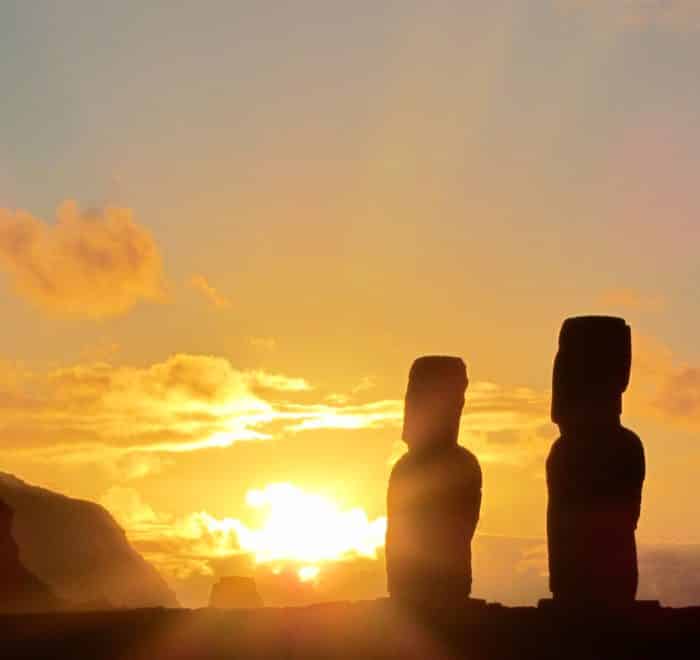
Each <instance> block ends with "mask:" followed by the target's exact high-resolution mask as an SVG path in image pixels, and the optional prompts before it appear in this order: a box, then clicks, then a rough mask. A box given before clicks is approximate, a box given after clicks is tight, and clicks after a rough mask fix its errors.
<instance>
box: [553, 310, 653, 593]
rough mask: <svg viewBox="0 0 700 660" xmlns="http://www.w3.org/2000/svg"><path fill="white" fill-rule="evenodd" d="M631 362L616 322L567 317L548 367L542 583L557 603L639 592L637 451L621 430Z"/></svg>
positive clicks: (625, 330) (640, 477)
mask: <svg viewBox="0 0 700 660" xmlns="http://www.w3.org/2000/svg"><path fill="white" fill-rule="evenodd" d="M631 362H632V345H631V339H630V328H629V326H628V325H627V324H626V323H625V321H624V320H623V319H620V318H613V317H607V316H582V317H576V318H570V319H567V320H566V321H565V322H564V325H563V326H562V328H561V332H560V335H559V351H558V353H557V355H556V358H555V360H554V373H553V384H552V421H553V422H554V423H555V424H557V425H558V426H559V429H560V433H561V436H560V437H559V439H558V440H557V441H556V442H555V443H554V445H553V446H552V449H551V451H550V453H549V457H548V458H547V489H548V492H549V501H548V507H547V537H548V539H547V540H548V545H549V584H550V589H551V591H552V594H553V596H554V599H555V601H558V602H562V603H567V604H571V605H581V606H596V605H603V606H624V605H626V604H631V603H632V602H633V601H634V599H635V595H636V592H637V581H638V579H637V550H636V545H635V538H634V534H635V530H636V528H637V521H638V520H639V513H640V507H641V499H642V483H643V481H644V469H645V468H644V450H643V448H642V443H641V441H640V440H639V438H638V437H637V436H636V435H635V434H634V433H633V432H632V431H630V430H628V429H626V428H624V427H623V426H622V425H621V424H620V414H621V413H622V393H623V392H624V391H625V390H626V389H627V385H628V383H629V376H630V366H631Z"/></svg>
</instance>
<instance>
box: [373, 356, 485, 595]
mask: <svg viewBox="0 0 700 660" xmlns="http://www.w3.org/2000/svg"><path fill="white" fill-rule="evenodd" d="M467 383H468V381H467V370H466V367H465V365H464V362H463V361H462V360H461V359H459V358H455V357H444V356H426V357H421V358H419V359H417V360H416V361H415V362H414V363H413V366H412V367H411V371H410V373H409V378H408V388H407V391H406V402H405V410H404V424H403V440H404V442H405V443H406V444H407V445H408V452H407V453H406V454H404V455H403V456H402V457H401V458H400V459H399V461H398V462H397V463H396V465H395V466H394V468H393V470H392V472H391V476H390V478H389V489H388V493H387V513H388V521H387V533H386V570H387V581H388V590H389V594H390V595H391V597H392V599H395V600H396V601H398V602H400V603H403V604H407V605H410V606H414V607H429V608H430V607H432V606H435V607H439V606H441V605H444V606H451V605H457V604H459V602H460V601H463V602H467V599H468V596H469V594H470V592H471V586H472V573H471V540H472V537H473V535H474V530H475V529H476V525H477V522H478V520H479V509H480V506H481V469H480V467H479V462H478V461H477V459H476V457H475V456H474V455H473V454H472V453H471V452H469V451H467V450H466V449H465V448H464V447H461V446H460V445H458V444H457V436H458V434H459V421H460V416H461V414H462V409H463V407H464V392H465V390H466V388H467Z"/></svg>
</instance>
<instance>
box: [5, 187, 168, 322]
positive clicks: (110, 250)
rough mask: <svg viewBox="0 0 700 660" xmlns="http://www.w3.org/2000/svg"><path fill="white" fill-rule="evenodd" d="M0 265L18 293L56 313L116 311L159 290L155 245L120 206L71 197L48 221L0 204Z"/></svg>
mask: <svg viewBox="0 0 700 660" xmlns="http://www.w3.org/2000/svg"><path fill="white" fill-rule="evenodd" d="M0 267H1V268H2V269H3V270H4V271H5V272H6V273H7V275H8V276H9V278H10V280H11V282H12V284H13V286H14V288H15V290H16V291H17V293H18V294H19V295H21V296H22V297H25V298H27V299H28V300H29V301H30V302H32V303H33V304H35V305H36V306H38V307H40V308H41V309H42V310H45V311H48V312H50V313H52V314H55V315H58V316H69V317H77V318H103V317H109V316H118V315H120V314H123V313H125V312H126V311H128V310H129V309H130V308H131V307H133V306H134V305H135V304H136V303H137V302H138V301H139V300H158V299H160V298H162V297H163V295H164V294H163V272H162V263H161V256H160V252H159V250H158V246H157V245H156V243H155V241H154V240H153V237H152V236H151V234H150V233H149V232H148V231H147V230H146V229H145V228H144V227H142V226H141V225H139V224H137V223H136V221H135V220H134V217H133V214H132V212H131V211H130V210H129V209H124V208H113V207H107V208H105V209H103V210H99V211H84V210H81V209H80V208H79V207H78V205H77V203H76V202H74V201H70V200H69V201H65V202H63V204H61V205H60V206H59V208H58V211H57V213H56V223H55V224H53V225H49V224H47V223H45V222H43V221H42V220H40V219H38V218H35V217H33V216H32V215H31V214H29V213H27V212H26V211H15V212H13V211H10V210H9V209H0Z"/></svg>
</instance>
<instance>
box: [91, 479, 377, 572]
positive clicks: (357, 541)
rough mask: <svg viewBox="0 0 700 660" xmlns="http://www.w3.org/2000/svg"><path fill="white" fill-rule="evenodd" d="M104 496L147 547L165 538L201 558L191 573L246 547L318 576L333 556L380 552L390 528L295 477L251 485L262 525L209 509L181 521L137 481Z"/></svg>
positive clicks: (260, 558)
mask: <svg viewBox="0 0 700 660" xmlns="http://www.w3.org/2000/svg"><path fill="white" fill-rule="evenodd" d="M100 503H101V504H103V505H104V506H105V507H106V508H107V509H108V510H110V512H111V513H112V514H113V515H114V516H115V517H116V518H117V520H118V521H119V522H120V523H121V524H122V525H123V526H124V527H125V529H126V530H127V532H128V534H129V536H130V537H131V538H132V540H134V541H136V542H137V543H140V544H141V546H142V547H143V544H144V543H148V542H151V547H158V546H157V545H155V544H156V543H158V544H160V547H163V546H164V545H165V546H168V547H170V548H176V547H177V548H179V550H178V553H177V554H180V555H183V556H188V557H190V558H196V559H197V560H198V561H197V562H196V563H195V564H188V563H187V562H184V563H183V564H182V566H181V568H182V570H183V571H184V572H185V573H186V572H187V570H200V571H201V570H204V571H205V572H208V570H209V569H207V568H204V567H205V566H206V565H207V564H206V561H207V560H210V559H215V558H222V557H229V556H232V555H237V554H245V555H250V556H251V557H252V558H253V559H254V561H255V562H256V563H259V564H268V565H271V566H275V567H278V568H281V567H283V566H285V565H287V564H290V563H291V564H293V565H295V566H296V565H298V566H299V577H300V579H301V580H303V581H306V580H313V579H315V578H316V577H317V576H318V574H319V572H320V571H321V570H322V566H323V565H324V564H325V563H327V562H337V561H343V560H347V559H349V558H353V557H368V558H372V559H376V557H377V550H378V548H381V547H382V546H383V545H384V536H385V533H386V518H385V517H379V518H376V519H375V520H369V518H368V516H367V514H366V513H365V512H364V511H363V510H362V509H359V508H344V507H341V506H339V505H338V504H337V503H336V502H334V501H333V500H332V499H331V498H329V497H327V496H325V495H322V494H318V493H309V492H306V491H304V490H303V489H302V488H299V487H298V486H295V485H293V484H290V483H276V484H268V485H267V486H266V487H265V488H262V489H252V490H249V491H248V493H247V495H246V503H247V505H248V507H249V508H250V509H252V510H254V511H256V512H258V513H259V514H261V515H262V518H261V522H260V523H259V524H257V525H249V524H246V523H245V522H243V521H242V520H240V519H238V518H222V519H217V518H215V517H214V516H212V515H210V514H208V513H206V512H203V511H201V512H197V513H193V514H190V515H189V516H185V517H183V518H180V519H177V520H176V519H174V518H172V517H170V516H167V515H162V514H157V513H156V512H155V511H153V509H152V508H151V507H150V506H148V505H147V504H146V503H145V502H144V501H143V500H142V498H141V496H140V495H139V493H138V492H137V491H136V490H134V489H132V488H122V487H114V488H111V489H110V490H109V491H108V492H107V493H105V495H104V496H103V497H102V499H101V500H100ZM146 547H147V546H146ZM155 560H156V561H158V556H156V557H155ZM168 561H172V556H171V558H170V559H169V560H168Z"/></svg>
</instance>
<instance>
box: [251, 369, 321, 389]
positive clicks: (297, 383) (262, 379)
mask: <svg viewBox="0 0 700 660" xmlns="http://www.w3.org/2000/svg"><path fill="white" fill-rule="evenodd" d="M249 379H250V383H251V385H252V387H254V388H260V389H265V390H276V391H278V392H308V391H310V390H311V389H313V388H312V387H311V385H309V383H308V382H307V381H306V380H304V379H303V378H290V377H289V376H285V375H284V374H269V373H266V372H264V371H254V372H253V373H252V374H250V376H249Z"/></svg>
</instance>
